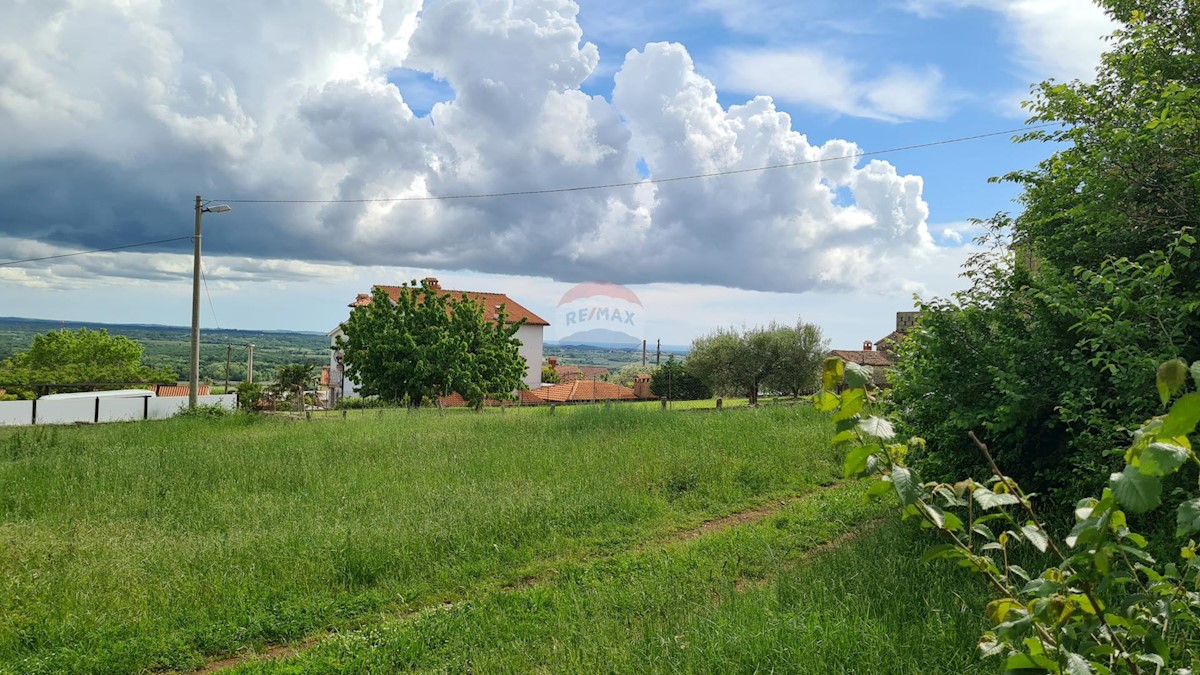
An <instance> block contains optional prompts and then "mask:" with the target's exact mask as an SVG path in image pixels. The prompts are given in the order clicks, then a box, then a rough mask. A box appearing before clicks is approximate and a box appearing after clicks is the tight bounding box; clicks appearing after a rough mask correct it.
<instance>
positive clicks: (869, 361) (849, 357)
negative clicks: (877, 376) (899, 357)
mask: <svg viewBox="0 0 1200 675" xmlns="http://www.w3.org/2000/svg"><path fill="white" fill-rule="evenodd" d="M830 354H832V355H834V356H836V357H838V358H839V359H841V360H843V361H845V362H846V363H857V364H859V365H860V366H881V367H884V368H886V367H888V366H891V365H892V360H891V359H889V358H888V356H887V354H885V353H883V352H877V351H861V350H857V349H835V350H833V351H832V352H830Z"/></svg>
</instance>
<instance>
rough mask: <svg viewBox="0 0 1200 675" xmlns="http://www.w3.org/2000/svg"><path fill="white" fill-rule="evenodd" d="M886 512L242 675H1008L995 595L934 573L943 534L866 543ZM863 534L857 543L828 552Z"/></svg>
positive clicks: (686, 547)
mask: <svg viewBox="0 0 1200 675" xmlns="http://www.w3.org/2000/svg"><path fill="white" fill-rule="evenodd" d="M881 513H889V515H891V514H890V512H889V509H887V508H886V507H884V508H880V507H879V506H866V505H864V503H863V500H862V499H861V489H860V486H851V487H849V488H839V489H835V490H828V491H824V492H818V493H812V494H811V495H810V496H808V497H805V498H803V499H802V500H801V501H799V502H797V503H795V504H794V505H792V506H790V507H789V508H787V509H785V510H784V511H782V512H781V513H779V514H778V515H775V516H773V517H771V518H769V519H767V520H766V521H764V522H762V523H760V524H758V525H754V526H748V527H742V528H736V529H733V530H730V531H727V532H723V533H720V534H714V535H711V536H707V537H704V538H701V539H699V540H696V541H693V542H689V543H679V544H673V545H668V546H664V547H660V548H654V549H650V550H643V551H639V552H636V553H625V554H620V555H617V556H613V557H611V558H607V559H603V560H598V561H591V562H583V563H576V564H569V565H564V566H562V567H560V568H559V569H558V574H557V575H556V578H555V579H554V580H553V581H552V582H549V583H547V584H545V585H538V586H534V587H531V588H527V589H525V590H521V591H516V592H500V591H497V592H492V593H490V594H488V595H486V596H484V597H482V598H480V599H477V600H474V601H470V602H466V603H463V604H461V605H457V606H454V607H452V608H450V609H447V610H445V611H432V612H426V613H423V614H421V615H418V616H416V617H407V618H404V619H395V620H391V621H384V622H382V623H380V624H379V625H376V626H373V627H371V628H369V629H365V630H361V631H355V632H350V633H347V634H342V635H339V636H336V637H333V638H330V639H327V640H325V641H323V642H321V643H319V644H318V645H317V646H316V647H314V648H312V649H309V650H307V651H305V652H303V653H302V654H300V655H299V656H298V657H295V658H291V659H288V660H284V661H275V662H272V661H255V662H250V663H247V664H244V665H242V666H241V667H239V668H238V669H237V670H236V672H238V673H241V674H242V675H246V674H249V673H364V672H365V673H378V672H395V671H415V672H498V673H506V672H513V673H525V672H554V673H559V672H581V673H592V672H630V673H645V672H709V673H750V672H787V673H903V674H908V673H968V672H991V671H993V670H994V668H995V665H996V664H994V663H979V662H978V660H977V659H976V657H975V643H976V641H977V640H978V638H979V635H980V632H981V631H982V630H983V625H982V619H981V617H982V616H983V604H984V602H985V601H986V597H987V595H986V589H984V588H982V586H981V584H979V583H978V581H977V579H975V578H974V577H972V576H971V575H969V574H968V573H966V572H964V571H963V570H959V569H956V568H954V567H951V566H948V565H928V564H923V563H921V562H919V557H920V552H921V550H922V548H923V546H925V545H926V544H927V543H928V539H927V537H928V535H925V534H923V533H920V532H918V531H916V528H915V527H907V526H903V527H896V525H895V523H894V521H891V520H890V519H889V520H887V521H876V522H875V523H872V524H871V525H869V526H867V527H866V528H865V529H861V528H862V527H863V523H864V521H866V520H867V519H869V518H873V517H879V516H880V514H881ZM892 517H894V516H892ZM847 532H850V533H857V536H854V537H852V538H848V539H847V540H845V541H843V542H841V543H840V545H838V546H836V547H832V548H831V549H829V550H826V549H824V548H816V549H815V550H814V547H816V546H817V545H818V544H819V543H820V542H825V541H829V540H830V539H831V538H834V537H836V536H837V535H839V534H843V535H844V534H845V533H847ZM963 598H966V599H963Z"/></svg>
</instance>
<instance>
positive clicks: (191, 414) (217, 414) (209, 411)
mask: <svg viewBox="0 0 1200 675" xmlns="http://www.w3.org/2000/svg"><path fill="white" fill-rule="evenodd" d="M232 414H234V411H232V410H230V409H229V408H226V407H225V406H223V405H217V404H215V403H214V404H212V405H198V406H196V407H195V408H184V409H182V410H180V411H179V412H177V413H175V417H183V418H191V419H198V420H213V419H220V418H222V417H229V416H230V415H232Z"/></svg>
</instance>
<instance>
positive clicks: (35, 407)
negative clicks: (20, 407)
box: [29, 398, 37, 427]
mask: <svg viewBox="0 0 1200 675" xmlns="http://www.w3.org/2000/svg"><path fill="white" fill-rule="evenodd" d="M36 425H37V399H36V398H35V399H33V416H32V419H30V420H29V426H31V427H32V426H36Z"/></svg>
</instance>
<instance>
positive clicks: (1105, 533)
mask: <svg viewBox="0 0 1200 675" xmlns="http://www.w3.org/2000/svg"><path fill="white" fill-rule="evenodd" d="M1188 374H1189V367H1188V366H1187V365H1186V363H1184V362H1183V361H1181V360H1178V359H1173V360H1170V361H1167V362H1164V363H1163V364H1162V365H1161V366H1159V368H1158V369H1157V373H1156V376H1155V378H1154V379H1155V380H1156V386H1157V389H1158V392H1159V396H1160V401H1161V403H1162V405H1163V406H1166V405H1167V404H1168V403H1170V402H1171V400H1172V399H1173V398H1174V403H1173V404H1172V405H1171V406H1170V408H1169V410H1168V412H1167V413H1166V414H1165V415H1160V416H1157V417H1154V418H1152V419H1150V420H1149V421H1147V422H1146V423H1145V424H1143V425H1141V427H1140V428H1138V429H1137V430H1136V431H1135V432H1134V433H1133V440H1132V443H1130V444H1129V446H1128V449H1127V450H1126V452H1125V454H1124V461H1125V466H1124V468H1123V470H1121V471H1120V472H1114V473H1112V474H1111V475H1109V477H1108V482H1107V486H1106V487H1105V488H1104V490H1103V492H1102V493H1101V496H1100V497H1099V498H1095V497H1088V498H1084V499H1081V500H1079V501H1078V502H1077V503H1076V504H1075V508H1074V516H1075V517H1074V526H1073V527H1072V529H1071V530H1070V534H1068V535H1067V536H1066V537H1064V538H1061V541H1060V539H1059V538H1058V537H1056V536H1054V534H1053V533H1052V532H1051V531H1050V530H1048V529H1047V527H1046V526H1045V524H1044V520H1043V518H1042V517H1041V516H1040V515H1039V514H1038V512H1037V511H1036V510H1035V509H1034V506H1033V501H1032V499H1031V495H1029V494H1027V493H1026V492H1025V491H1024V490H1023V489H1022V488H1021V487H1020V484H1019V483H1018V482H1017V481H1016V480H1014V479H1013V478H1011V477H1009V476H1006V475H1004V474H1003V473H1002V472H1001V470H1000V468H999V465H998V464H997V463H996V461H995V458H994V457H993V456H992V454H991V452H990V451H989V449H988V446H987V445H985V444H983V443H982V442H980V440H979V439H978V438H977V437H976V436H975V434H974V432H971V431H968V432H967V434H966V435H967V438H968V439H969V441H970V442H971V443H972V444H973V445H974V446H975V447H976V450H977V451H978V452H979V453H980V455H981V456H982V457H983V458H984V461H985V462H986V463H987V465H988V467H989V468H990V469H991V471H992V475H991V477H990V478H988V479H987V480H984V481H976V480H974V479H971V478H967V479H964V480H960V481H957V482H940V481H935V482H928V483H925V482H922V481H921V480H920V479H919V478H918V477H917V473H916V472H915V471H914V470H913V469H912V468H911V467H910V466H908V464H907V458H908V457H909V456H910V455H914V454H917V453H919V452H920V451H921V450H922V448H923V446H924V445H925V441H924V440H923V439H921V438H919V437H912V438H910V439H908V440H907V441H905V442H897V438H896V434H895V431H894V430H893V426H892V424H891V422H890V421H889V420H887V419H885V418H883V417H880V416H878V415H877V414H875V413H876V410H875V409H874V408H875V406H874V403H873V402H872V401H871V398H870V394H869V393H868V389H867V385H868V383H869V382H870V380H871V372H870V369H869V368H866V367H863V366H858V365H857V364H850V365H843V363H842V362H841V361H840V360H839V359H836V358H831V359H829V360H828V361H826V364H825V368H824V376H823V386H824V390H823V391H822V392H820V393H819V394H817V395H816V396H815V397H814V398H813V405H814V407H816V408H817V409H818V410H821V411H824V412H831V413H833V421H834V424H835V428H836V433H835V435H834V437H833V440H832V442H833V444H834V446H835V447H837V448H840V449H842V450H844V451H845V452H846V456H845V462H844V473H845V475H846V476H847V477H850V476H859V477H865V478H868V479H869V480H870V481H871V484H870V486H869V487H868V489H867V496H868V497H870V498H875V499H878V498H880V497H883V496H884V495H887V494H894V495H896V497H897V498H898V501H899V506H900V508H901V510H902V513H903V517H905V518H918V519H919V520H920V521H921V523H922V525H923V526H924V527H926V528H929V529H931V530H934V531H936V532H937V533H939V534H940V535H942V536H943V537H944V539H945V540H946V542H947V543H944V544H940V545H937V546H934V547H933V548H931V549H929V551H928V552H926V554H925V556H924V559H926V560H950V561H954V562H956V563H957V564H958V565H959V566H961V567H965V568H968V569H970V570H973V571H975V572H977V573H978V574H980V575H981V576H982V577H983V578H984V580H985V581H986V582H987V585H988V586H989V587H990V588H991V590H992V592H993V594H994V595H995V599H994V600H992V602H991V603H989V604H988V606H987V614H988V619H989V621H990V623H991V624H992V626H993V628H992V629H991V630H989V631H988V632H986V633H984V635H983V637H982V638H981V640H980V642H979V649H980V651H981V653H982V654H983V655H984V656H985V657H992V656H1002V657H1004V659H1005V661H1004V670H1005V672H1028V673H1060V672H1062V673H1073V674H1074V673H1080V674H1082V673H1143V672H1146V673H1149V672H1155V673H1160V672H1164V668H1168V667H1171V668H1179V670H1171V671H1169V672H1176V673H1185V672H1191V671H1190V670H1189V668H1190V667H1193V666H1194V665H1195V664H1196V663H1197V662H1200V646H1198V645H1200V642H1197V638H1198V637H1200V595H1198V594H1197V593H1196V592H1195V588H1196V585H1197V583H1198V582H1200V556H1198V555H1197V551H1198V548H1200V546H1198V545H1197V543H1196V541H1195V540H1194V539H1191V537H1192V536H1194V535H1195V534H1196V533H1197V532H1200V493H1197V492H1196V491H1195V490H1193V491H1191V492H1189V493H1188V494H1186V495H1185V497H1184V501H1183V502H1182V503H1181V504H1179V505H1178V506H1177V507H1175V508H1174V511H1175V518H1174V520H1175V523H1176V533H1175V534H1176V536H1177V537H1179V538H1188V541H1187V543H1186V544H1185V545H1183V547H1182V548H1181V549H1177V550H1179V551H1180V561H1179V562H1178V563H1166V564H1160V563H1158V562H1157V561H1156V560H1155V558H1154V557H1153V556H1152V555H1151V554H1150V553H1149V552H1148V551H1147V548H1148V546H1149V542H1148V541H1147V539H1146V538H1145V537H1144V536H1142V535H1140V534H1138V533H1136V532H1134V531H1132V530H1131V529H1130V519H1129V516H1128V515H1127V514H1140V513H1145V512H1149V511H1152V510H1154V509H1158V508H1159V507H1161V506H1162V503H1163V488H1164V479H1166V478H1168V477H1170V476H1172V475H1174V474H1176V473H1177V472H1179V471H1180V469H1181V468H1182V467H1184V466H1185V465H1200V458H1198V457H1197V455H1196V453H1195V451H1194V450H1193V449H1192V445H1191V442H1190V441H1189V439H1188V436H1189V435H1192V434H1194V433H1195V431H1196V427H1197V424H1198V423H1200V393H1196V392H1195V391H1193V392H1190V393H1183V395H1182V396H1178V398H1175V397H1176V396H1177V395H1179V394H1180V393H1181V392H1183V391H1184V390H1185V389H1186V384H1187V379H1188ZM1190 374H1191V378H1192V380H1193V382H1194V385H1195V386H1196V387H1200V361H1197V362H1196V363H1193V364H1192V365H1191V368H1190ZM839 389H840V390H841V393H840V394H838V393H835V392H836V391H837V390H839ZM1021 544H1027V545H1029V546H1031V547H1033V548H1034V549H1036V550H1037V551H1039V552H1041V553H1044V554H1046V555H1048V556H1049V557H1050V559H1051V560H1052V562H1051V563H1050V564H1049V565H1048V566H1046V567H1045V568H1044V569H1043V570H1041V571H1040V572H1039V571H1037V570H1036V569H1032V570H1026V569H1025V568H1024V567H1022V566H1020V565H1018V564H1015V562H1014V553H1016V552H1017V550H1016V549H1017V547H1018V546H1019V545H1021Z"/></svg>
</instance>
